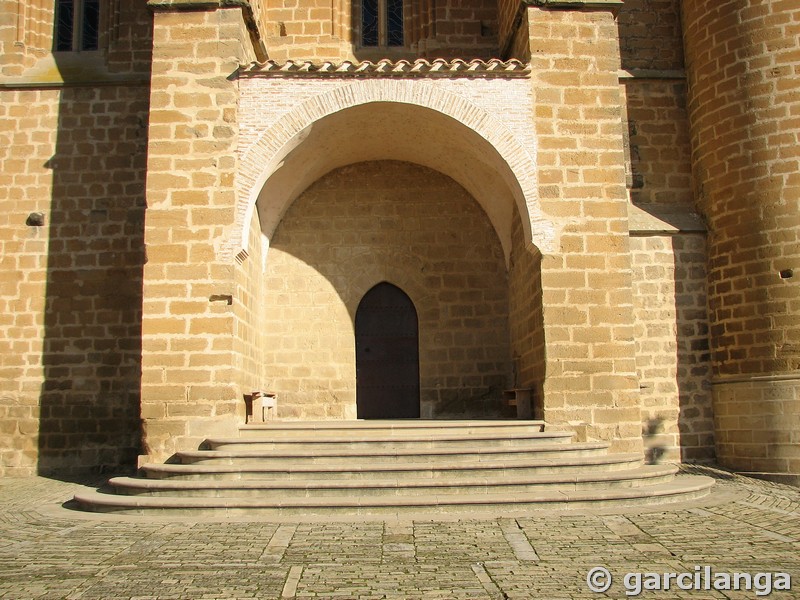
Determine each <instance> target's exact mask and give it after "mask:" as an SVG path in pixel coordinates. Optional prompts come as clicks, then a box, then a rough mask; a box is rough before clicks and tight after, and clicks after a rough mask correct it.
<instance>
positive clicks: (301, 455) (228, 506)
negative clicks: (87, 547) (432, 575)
mask: <svg viewBox="0 0 800 600" xmlns="http://www.w3.org/2000/svg"><path fill="white" fill-rule="evenodd" d="M572 437H573V434H572V433H571V432H564V431H550V430H547V431H545V429H544V423H543V422H542V421H518V420H514V421H422V420H408V421H325V422H271V423H260V424H252V425H245V426H243V427H241V431H240V437H238V438H230V439H208V440H206V442H205V443H204V444H203V449H201V450H196V451H187V452H179V453H178V454H177V455H176V457H175V462H170V463H166V464H148V465H144V466H143V467H142V470H141V474H142V476H141V477H115V478H113V479H111V480H109V482H108V485H107V486H106V488H104V489H101V490H98V491H96V492H87V493H81V494H77V495H76V496H75V501H76V503H77V504H78V506H79V507H80V508H81V509H83V510H88V511H96V512H117V513H130V514H171V513H184V514H198V515H199V514H214V515H226V516H227V515H230V516H238V515H241V516H245V515H254V514H258V515H261V516H266V517H269V516H297V517H302V516H309V515H323V516H324V515H351V516H352V515H383V516H393V515H403V514H407V515H409V514H416V513H447V514H452V513H465V514H469V513H475V512H481V511H482V512H486V511H493V512H497V513H498V514H500V513H501V511H502V514H506V513H507V512H508V511H512V510H529V509H537V508H558V509H563V508H576V509H590V508H613V507H621V506H642V505H651V504H660V503H667V502H673V501H682V500H691V499H695V498H700V497H702V496H704V495H706V494H707V493H708V492H709V489H710V487H711V486H712V485H713V481H712V480H711V479H710V478H707V477H698V476H682V475H676V473H677V470H678V469H677V467H675V466H674V465H645V464H643V457H642V455H640V454H609V453H608V444H605V443H601V442H572Z"/></svg>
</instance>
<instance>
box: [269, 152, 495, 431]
mask: <svg viewBox="0 0 800 600" xmlns="http://www.w3.org/2000/svg"><path fill="white" fill-rule="evenodd" d="M382 281H388V282H390V283H392V284H394V285H396V286H398V287H400V288H401V289H403V290H404V291H405V292H406V293H407V294H408V295H409V296H410V298H411V299H412V301H413V302H414V303H415V306H416V309H417V314H418V318H419V336H420V338H419V351H420V380H421V381H420V383H421V391H420V394H421V399H420V401H421V413H422V416H423V417H429V418H430V417H442V416H481V415H483V416H487V415H488V416H495V415H499V414H503V408H502V391H503V390H504V389H506V388H507V387H508V386H509V384H510V383H511V381H510V378H511V364H510V356H509V333H508V280H507V275H506V267H505V262H504V255H503V251H502V248H501V246H500V243H499V240H498V238H497V234H496V232H495V231H494V230H493V228H492V226H491V224H490V223H489V221H488V219H487V218H486V215H485V213H483V211H482V210H481V209H480V207H479V206H478V205H477V203H476V202H475V201H474V200H473V199H472V198H471V197H470V196H469V195H468V194H467V193H466V192H465V191H464V190H463V189H462V188H461V187H460V186H458V185H457V184H456V183H455V182H453V181H452V180H450V179H449V178H447V177H445V176H443V175H441V174H439V173H437V172H435V171H432V170H430V169H427V168H424V167H420V166H418V165H412V164H409V163H400V162H394V161H380V162H366V163H359V164H356V165H352V166H349V167H343V168H341V169H339V170H337V171H334V172H332V173H330V174H328V175H326V176H325V177H323V178H322V179H320V180H319V181H318V182H316V183H315V184H313V185H312V186H311V187H310V188H309V189H308V190H306V191H305V192H304V193H303V194H302V195H301V196H300V197H299V198H298V199H297V200H296V201H295V202H294V204H293V205H292V206H291V208H290V209H289V210H288V212H287V213H286V216H285V217H284V218H283V220H282V221H281V224H280V225H279V227H278V229H277V230H276V233H275V236H274V238H273V240H272V243H271V245H270V249H269V257H268V272H267V290H268V296H267V317H266V321H265V323H264V329H265V330H266V331H267V332H268V333H267V345H268V348H269V350H268V352H267V364H268V371H267V376H268V378H269V381H270V388H271V389H272V390H273V391H275V392H277V393H278V397H279V402H280V414H281V416H283V417H294V418H354V417H355V406H356V404H355V384H356V381H355V362H354V361H355V345H354V344H355V338H354V317H355V312H356V308H357V307H358V304H359V302H360V301H361V299H362V298H363V296H364V294H366V293H367V292H368V291H369V290H370V289H371V288H372V287H373V286H375V285H376V284H378V283H380V282H382Z"/></svg>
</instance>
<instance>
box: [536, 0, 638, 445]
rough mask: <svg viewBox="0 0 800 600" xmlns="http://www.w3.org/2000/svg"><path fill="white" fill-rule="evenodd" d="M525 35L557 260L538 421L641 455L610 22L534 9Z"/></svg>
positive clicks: (551, 269) (604, 13)
mask: <svg viewBox="0 0 800 600" xmlns="http://www.w3.org/2000/svg"><path fill="white" fill-rule="evenodd" d="M528 24H529V32H530V36H531V37H530V44H531V86H532V89H533V102H532V106H533V108H532V110H533V116H534V128H535V131H536V134H537V142H538V154H537V161H538V165H537V167H538V179H539V197H540V198H541V203H542V208H543V210H544V212H545V214H548V215H550V216H551V217H553V218H556V219H559V220H560V221H561V222H562V223H564V225H563V227H562V229H561V234H560V237H559V239H558V243H559V245H558V248H557V250H556V251H555V252H553V253H552V254H550V255H548V254H547V253H545V255H544V257H543V259H542V269H541V272H542V304H543V306H544V327H545V336H546V343H547V379H546V381H545V389H544V406H545V410H544V416H545V419H546V420H548V421H550V422H551V423H553V424H557V425H562V424H563V425H571V426H573V427H575V428H576V429H577V430H578V431H579V432H581V433H582V435H586V436H587V437H591V438H595V439H597V438H600V439H607V440H609V441H613V447H614V448H615V449H617V450H627V451H635V450H639V449H641V422H640V421H641V412H640V397H639V388H638V381H637V376H636V365H635V347H634V341H633V335H634V331H633V325H634V321H633V303H632V292H631V264H630V247H629V240H628V220H627V202H628V194H627V190H626V188H625V167H624V163H625V161H624V148H623V143H622V140H623V135H622V118H621V97H620V92H619V68H620V56H619V41H618V38H617V27H616V23H615V20H614V14H613V12H612V11H611V10H607V9H604V8H600V9H598V10H588V11H582V10H558V9H552V10H550V9H548V8H537V7H530V8H529V9H528ZM565 57H569V58H565Z"/></svg>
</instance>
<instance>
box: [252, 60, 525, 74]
mask: <svg viewBox="0 0 800 600" xmlns="http://www.w3.org/2000/svg"><path fill="white" fill-rule="evenodd" d="M528 75H530V67H529V66H528V65H526V64H524V63H522V62H520V61H518V60H514V59H512V60H506V61H503V60H498V59H494V58H493V59H490V60H487V61H483V60H478V59H476V60H471V61H469V62H467V61H464V60H461V59H454V60H450V61H447V60H444V59H434V60H432V61H427V60H425V59H418V60H415V61H414V62H410V61H407V60H396V61H393V60H388V59H385V60H379V61H378V62H372V61H369V60H365V61H362V62H353V61H348V60H346V61H343V62H341V63H333V62H323V63H312V62H309V61H292V60H289V61H286V62H284V63H278V62H275V61H274V60H267V61H265V62H263V63H252V64H250V65H245V66H242V67H241V68H240V69H239V76H240V77H276V76H277V77H281V76H287V77H303V76H305V77H447V78H453V77H477V78H486V77H505V78H508V77H527V76H528Z"/></svg>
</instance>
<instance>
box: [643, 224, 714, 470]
mask: <svg viewBox="0 0 800 600" xmlns="http://www.w3.org/2000/svg"><path fill="white" fill-rule="evenodd" d="M631 254H632V262H633V281H634V285H633V291H634V316H635V319H636V324H635V326H634V332H635V339H636V370H637V373H638V375H639V386H640V388H641V395H642V422H643V424H644V429H645V443H646V444H647V445H648V446H650V447H656V448H659V449H661V450H663V451H665V455H664V458H666V459H667V460H681V461H689V462H692V461H708V460H711V459H713V458H714V422H713V414H712V410H711V393H710V389H709V385H708V380H709V375H710V365H709V360H708V321H707V318H706V290H705V282H706V279H705V236H703V235H700V234H677V235H672V236H665V235H640V236H635V237H632V238H631Z"/></svg>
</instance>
